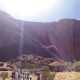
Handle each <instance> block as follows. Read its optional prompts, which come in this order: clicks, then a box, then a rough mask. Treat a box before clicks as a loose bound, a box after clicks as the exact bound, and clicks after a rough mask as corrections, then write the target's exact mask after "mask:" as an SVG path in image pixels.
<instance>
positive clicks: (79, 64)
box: [73, 61, 80, 72]
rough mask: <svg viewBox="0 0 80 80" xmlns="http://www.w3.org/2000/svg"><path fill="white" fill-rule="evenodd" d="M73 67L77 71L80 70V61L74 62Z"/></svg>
mask: <svg viewBox="0 0 80 80" xmlns="http://www.w3.org/2000/svg"><path fill="white" fill-rule="evenodd" d="M73 67H74V68H75V71H77V72H80V61H76V62H74V63H73Z"/></svg>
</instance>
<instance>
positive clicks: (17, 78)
mask: <svg viewBox="0 0 80 80" xmlns="http://www.w3.org/2000/svg"><path fill="white" fill-rule="evenodd" d="M12 79H13V80H32V76H31V74H29V73H25V72H22V71H13V73H12Z"/></svg>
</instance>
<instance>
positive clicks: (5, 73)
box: [1, 72, 8, 80]
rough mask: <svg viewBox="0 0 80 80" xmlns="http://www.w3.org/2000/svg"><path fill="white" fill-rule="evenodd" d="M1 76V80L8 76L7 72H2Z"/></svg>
mask: <svg viewBox="0 0 80 80" xmlns="http://www.w3.org/2000/svg"><path fill="white" fill-rule="evenodd" d="M1 77H2V78H3V80H5V79H6V78H7V77H8V73H7V72H2V73H1Z"/></svg>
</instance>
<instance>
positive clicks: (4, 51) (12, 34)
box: [0, 11, 80, 60]
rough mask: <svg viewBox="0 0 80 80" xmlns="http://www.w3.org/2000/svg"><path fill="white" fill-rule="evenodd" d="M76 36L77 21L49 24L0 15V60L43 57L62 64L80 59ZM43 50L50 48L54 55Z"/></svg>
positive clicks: (79, 30) (78, 38)
mask: <svg viewBox="0 0 80 80" xmlns="http://www.w3.org/2000/svg"><path fill="white" fill-rule="evenodd" d="M22 26H23V34H22ZM79 32H80V21H78V20H74V19H62V20H60V21H58V22H51V23H42V22H27V21H20V20H15V19H14V18H12V17H11V16H9V15H8V14H7V13H5V12H2V11H0V60H9V59H11V58H15V57H16V56H18V55H21V54H25V53H34V54H39V55H41V56H45V57H52V56H53V54H56V55H58V56H59V57H60V58H61V59H65V60H73V59H80V55H79V54H80V34H79ZM22 35H23V37H22ZM21 37H22V38H21ZM21 40H22V41H21ZM21 42H22V43H21ZM21 45H22V47H20V46H21ZM43 46H46V47H47V48H48V46H53V47H50V48H49V49H50V50H51V51H52V52H53V53H52V54H51V53H50V52H48V51H46V50H45V49H44V48H43ZM20 50H21V51H20Z"/></svg>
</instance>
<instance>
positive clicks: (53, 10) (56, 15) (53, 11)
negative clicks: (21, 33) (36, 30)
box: [0, 0, 80, 22]
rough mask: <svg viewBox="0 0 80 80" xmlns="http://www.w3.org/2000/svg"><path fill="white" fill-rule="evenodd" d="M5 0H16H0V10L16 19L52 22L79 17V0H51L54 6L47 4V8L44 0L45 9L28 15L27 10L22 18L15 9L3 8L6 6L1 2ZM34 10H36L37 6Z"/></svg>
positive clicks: (46, 0)
mask: <svg viewBox="0 0 80 80" xmlns="http://www.w3.org/2000/svg"><path fill="white" fill-rule="evenodd" d="M1 1H4V2H1ZM5 1H17V0H0V10H4V11H6V12H8V13H9V14H10V15H12V16H13V17H14V18H17V19H24V20H26V21H37V22H52V21H57V20H60V19H63V18H71V19H78V20H79V19H80V0H57V2H55V1H56V0H53V3H52V4H51V5H55V6H50V5H48V6H50V7H49V8H48V7H47V8H48V9H47V10H45V9H46V7H45V8H44V6H45V5H46V2H48V0H45V1H44V6H43V8H44V9H43V10H45V11H42V12H41V13H39V11H38V13H37V15H36V16H33V15H32V14H31V15H29V14H28V15H29V16H28V15H27V13H28V12H27V13H26V14H25V16H24V18H23V16H20V15H19V16H18V14H16V13H15V10H14V12H13V11H12V9H13V7H12V9H11V8H10V9H9V7H10V6H8V8H6V9H5V7H7V6H5V4H3V3H6V2H5ZM24 1H25V0H23V2H24ZM37 1H40V0H37ZM34 2H35V4H36V0H34ZM7 4H9V2H7ZM10 4H11V3H10ZM17 5H18V4H17ZM30 5H31V4H30ZM13 6H15V5H13ZM37 6H38V5H37ZM37 6H36V7H37ZM27 7H28V6H26V8H25V9H28V8H27ZM41 7H42V4H41ZM39 8H40V6H39ZM8 9H9V10H8ZM23 9H24V8H23ZM30 9H31V8H30ZM34 9H35V8H34ZM40 9H41V8H40ZM36 10H38V8H37V9H36ZM12 12H13V13H12ZM22 12H23V11H22ZM32 13H33V12H32ZM22 14H23V13H22ZM33 14H34V13H33ZM23 15H24V14H23Z"/></svg>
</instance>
